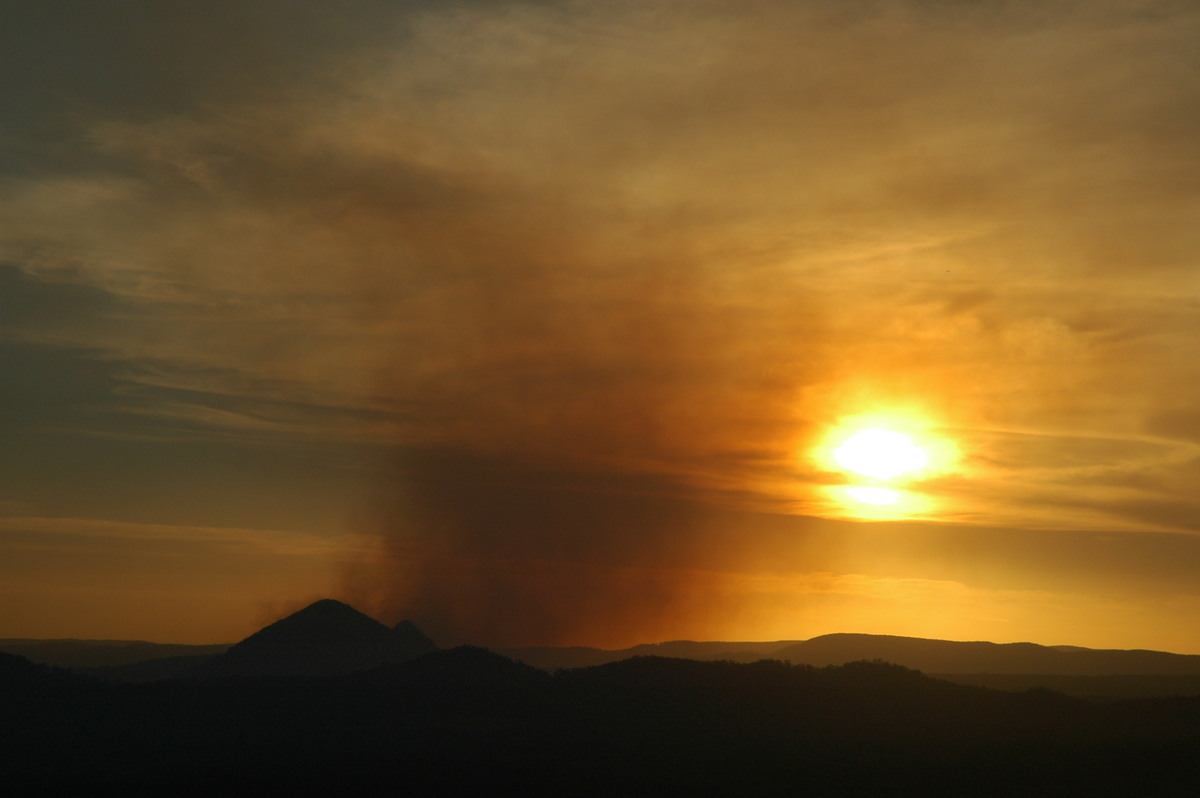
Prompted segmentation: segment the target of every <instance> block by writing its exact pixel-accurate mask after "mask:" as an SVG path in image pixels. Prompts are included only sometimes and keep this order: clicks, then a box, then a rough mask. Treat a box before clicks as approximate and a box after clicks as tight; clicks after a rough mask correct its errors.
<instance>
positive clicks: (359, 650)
mask: <svg viewBox="0 0 1200 798" xmlns="http://www.w3.org/2000/svg"><path fill="white" fill-rule="evenodd" d="M436 648H437V647H436V646H435V645H434V644H433V642H432V641H430V640H429V638H428V637H426V636H425V635H424V634H423V633H422V632H421V631H420V630H419V629H417V627H416V626H414V625H413V624H411V623H409V622H408V621H403V622H401V623H400V624H397V627H396V629H389V628H388V627H387V626H385V625H383V624H382V623H380V622H379V621H377V620H375V619H374V618H371V617H369V616H367V615H364V614H363V613H361V612H359V611H358V610H356V609H354V608H353V607H351V606H350V605H349V604H344V603H342V602H340V601H335V600H334V599H322V600H321V601H318V602H316V603H314V604H311V605H309V606H308V607H305V608H304V609H302V610H300V611H299V612H297V613H295V614H293V615H289V616H288V617H286V618H284V619H282V620H279V621H276V622H275V623H273V624H271V625H270V626H267V627H265V628H264V629H261V630H259V631H258V632H255V633H254V634H252V635H250V636H249V637H247V638H246V639H245V640H243V641H241V642H240V643H237V644H236V645H234V646H233V647H232V648H230V649H229V650H228V651H226V652H225V653H224V654H220V655H218V656H216V657H213V658H212V659H210V660H208V661H207V662H206V663H205V664H204V666H203V667H202V668H201V669H200V675H201V676H202V677H208V678H211V677H218V678H224V677H246V676H255V677H258V676H331V675H337V674H344V673H352V672H354V671H361V670H367V669H369V668H375V667H378V666H380V665H383V664H385V663H390V662H403V661H405V660H409V659H412V658H413V657H417V656H420V655H421V654H425V653H428V652H430V651H434V650H436Z"/></svg>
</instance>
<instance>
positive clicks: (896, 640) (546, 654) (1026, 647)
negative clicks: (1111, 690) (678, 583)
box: [499, 634, 1200, 676]
mask: <svg viewBox="0 0 1200 798" xmlns="http://www.w3.org/2000/svg"><path fill="white" fill-rule="evenodd" d="M499 652H500V653H501V654H504V655H505V656H507V657H512V658H513V659H516V660H520V661H521V662H525V663H527V664H529V665H533V666H535V667H538V668H543V669H546V670H554V669H557V668H580V667H589V666H592V665H601V664H604V663H606V662H615V661H617V660H622V659H628V658H629V657H636V656H660V657H682V658H684V659H697V660H730V661H733V662H752V661H754V660H758V659H778V660H784V661H786V662H791V663H793V664H797V665H813V666H816V667H824V666H827V665H844V664H846V663H848V662H858V661H863V660H866V661H871V660H882V661H884V662H890V663H892V664H895V665H903V666H904V667H906V668H912V669H913V670H919V671H923V672H924V673H929V674H979V673H991V674H1043V675H1058V676H1132V675H1138V676H1163V675H1189V676H1200V656H1197V655H1188V654H1169V653H1166V652H1163V651H1140V650H1134V651H1119V650H1115V651H1114V650H1100V649H1090V648H1079V647H1075V646H1041V645H1037V644H1035V643H986V642H958V641H952V640H928V639H925V638H920V637H895V636H892V635H867V634H831V635H822V636H820V637H814V638H812V639H811V640H803V641H795V640H785V641H777V642H774V643H749V642H726V643H715V642H712V643H701V642H694V641H690V640H677V641H673V642H669V643H657V644H653V645H640V646H634V647H632V648H626V649H620V650H617V651H607V650H603V649H598V648H585V647H571V648H509V649H500V650H499Z"/></svg>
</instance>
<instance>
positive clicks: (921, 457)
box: [833, 428, 929, 504]
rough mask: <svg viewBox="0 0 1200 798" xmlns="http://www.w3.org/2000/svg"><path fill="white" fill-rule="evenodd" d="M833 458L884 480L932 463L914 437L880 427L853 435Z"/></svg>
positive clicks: (835, 451) (909, 472) (853, 469)
mask: <svg viewBox="0 0 1200 798" xmlns="http://www.w3.org/2000/svg"><path fill="white" fill-rule="evenodd" d="M833 459H834V461H836V462H837V464H838V465H839V466H841V467H842V468H844V469H846V470H847V471H851V472H853V473H855V474H860V475H862V476H864V477H870V478H871V479H880V480H889V479H895V478H896V477H900V476H903V475H905V474H911V473H913V472H915V471H920V470H921V469H923V468H925V467H926V466H927V465H929V454H928V453H927V452H926V451H925V450H924V449H922V448H921V447H920V446H918V445H917V444H916V443H914V442H913V439H912V438H910V437H909V436H907V435H905V434H904V433H903V432H893V431H892V430H887V429H878V428H871V429H865V430H862V431H861V432H858V433H855V434H854V435H852V436H850V438H849V439H847V440H846V442H845V443H843V444H842V445H841V446H839V447H838V448H836V449H834V450H833ZM871 503H873V504H879V503H882V502H871Z"/></svg>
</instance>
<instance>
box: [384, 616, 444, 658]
mask: <svg viewBox="0 0 1200 798" xmlns="http://www.w3.org/2000/svg"><path fill="white" fill-rule="evenodd" d="M392 633H393V634H395V636H396V637H397V638H398V639H400V640H401V641H403V642H404V645H405V646H407V647H409V648H410V649H412V650H413V651H414V652H421V653H425V652H428V651H436V650H437V646H436V645H435V644H434V642H433V641H432V640H430V639H429V636H428V635H427V634H425V633H424V632H422V631H421V630H420V629H418V628H417V625H416V624H415V623H413V622H412V621H409V620H404V621H400V623H398V624H396V625H395V626H393V627H392Z"/></svg>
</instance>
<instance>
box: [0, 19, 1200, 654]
mask: <svg viewBox="0 0 1200 798" xmlns="http://www.w3.org/2000/svg"><path fill="white" fill-rule="evenodd" d="M145 6H146V7H145V8H139V10H138V11H137V13H132V14H130V13H111V12H112V7H110V5H109V4H108V3H86V4H76V6H75V7H72V8H71V9H69V11H70V13H69V14H67V13H66V12H65V11H64V10H63V8H62V7H59V6H56V5H54V4H27V7H23V8H21V9H19V10H14V11H13V12H12V13H11V14H9V15H8V16H9V19H7V20H6V24H5V26H3V29H2V30H0V93H2V96H4V97H6V98H7V101H6V102H5V103H4V107H3V108H0V374H3V382H4V384H3V387H2V388H0V442H2V443H0V637H8V638H32V639H38V638H41V639H64V638H75V639H82V638H92V639H144V640H148V641H163V642H179V643H189V644H200V641H212V640H220V641H227V640H238V639H242V638H244V637H245V636H246V635H248V634H249V633H251V632H252V631H254V630H255V629H257V628H261V627H262V626H264V625H266V623H268V622H269V621H270V620H271V619H274V618H278V617H282V616H283V615H285V614H287V613H288V612H289V611H291V610H292V609H295V608H298V607H299V606H302V605H304V604H306V603H308V602H309V601H311V600H312V599H313V598H314V597H318V596H336V597H338V598H339V599H342V600H345V601H347V602H348V603H350V604H352V605H354V606H356V607H358V608H360V609H361V610H363V611H364V612H366V613H367V614H369V615H371V616H372V617H387V618H401V617H407V618H410V619H412V620H413V621H414V623H416V624H417V625H418V626H419V627H420V628H421V629H423V630H424V631H425V632H426V633H427V634H429V635H430V636H431V637H433V638H434V639H438V640H443V641H463V642H473V643H475V644H477V645H482V646H489V647H491V646H497V645H499V644H501V643H503V644H504V645H505V646H506V647H523V646H531V645H588V646H593V647H598V648H605V649H608V650H614V649H621V648H628V647H630V646H632V645H638V644H641V643H642V642H644V641H646V640H669V639H694V640H716V639H727V640H744V641H752V640H780V639H797V640H806V639H811V638H813V637H817V636H820V635H822V634H830V633H846V630H858V629H861V630H869V631H866V632H861V633H864V634H886V635H896V636H908V637H920V638H926V639H946V640H967V639H971V640H987V641H991V642H997V641H1021V642H1028V641H1040V640H1047V641H1060V642H1053V643H1048V645H1075V646H1082V647H1088V648H1100V649H1149V650H1159V651H1170V652H1176V653H1188V654H1200V626H1197V624H1196V623H1195V618H1196V617H1197V615H1198V613H1200V585H1198V584H1197V580H1196V574H1198V573H1200V411H1198V410H1197V409H1196V408H1198V407H1200V357H1198V356H1197V355H1198V354H1200V350H1198V347H1200V343H1198V341H1200V339H1198V338H1197V335H1196V332H1197V330H1198V329H1200V302H1198V300H1197V299H1196V290H1197V289H1200V282H1197V274H1198V273H1200V270H1198V269H1197V262H1196V253H1197V252H1198V251H1200V247H1198V245H1200V230H1198V228H1197V225H1196V223H1195V222H1196V208H1197V207H1200V171H1198V170H1197V167H1196V164H1197V158H1196V147H1197V145H1196V142H1197V141H1200V121H1198V120H1200V117H1197V114H1196V112H1195V109H1196V108H1198V107H1200V61H1197V59H1196V58H1195V53H1196V52H1197V47H1196V43H1197V41H1200V7H1195V8H1193V7H1190V6H1187V5H1186V4H1183V5H1181V4H1178V3H1173V2H1167V0H1137V1H1136V2H1132V3H1130V2H1125V1H1124V0H1093V1H1092V2H1084V0H1052V1H1051V2H1033V0H1018V2H1006V3H965V2H942V1H941V0H853V1H852V2H843V1H842V0H800V1H799V2H788V1H787V0H756V2H753V3H748V4H739V6H738V8H737V9H731V8H730V7H729V5H728V4H726V3H721V2H717V0H652V2H633V0H617V2H612V3H605V4H597V5H594V6H593V5H588V4H579V3H571V2H565V0H549V2H544V3H527V2H520V1H518V0H500V1H499V2H494V1H491V0H489V2H484V1H483V0H464V2H457V3H453V4H449V5H447V4H439V3H426V2H418V3H405V4H388V3H380V2H378V0H346V2H344V3H341V4H338V6H337V7H336V8H332V7H330V6H329V5H328V4H325V3H319V2H316V1H315V0H299V2H287V3H284V2H281V0H249V1H248V2H228V1H227V0H221V2H214V3H209V4H199V5H198V4H195V3H190V2H184V1H183V0H161V2H156V3H152V4H145Z"/></svg>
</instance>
